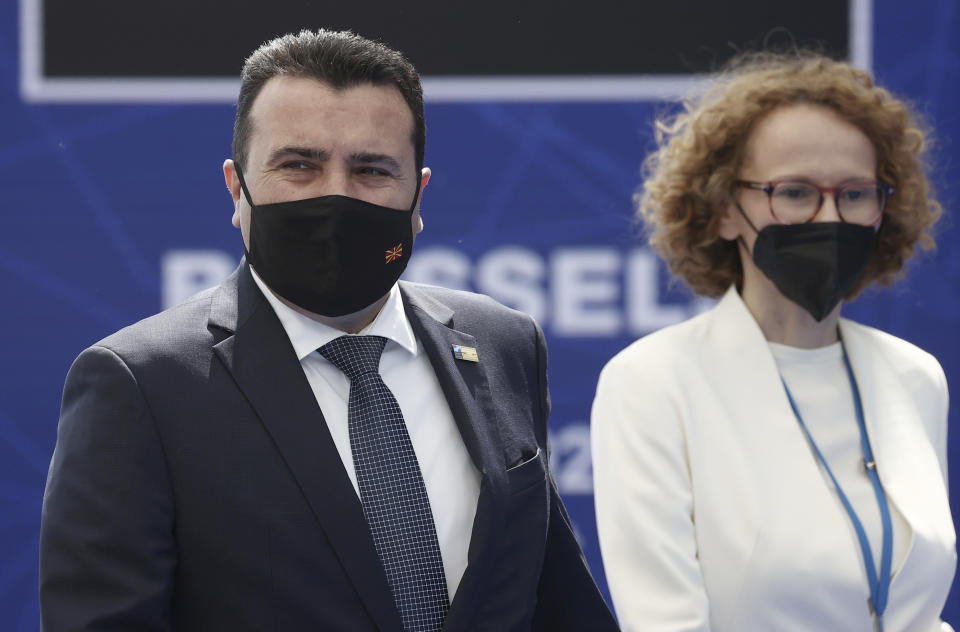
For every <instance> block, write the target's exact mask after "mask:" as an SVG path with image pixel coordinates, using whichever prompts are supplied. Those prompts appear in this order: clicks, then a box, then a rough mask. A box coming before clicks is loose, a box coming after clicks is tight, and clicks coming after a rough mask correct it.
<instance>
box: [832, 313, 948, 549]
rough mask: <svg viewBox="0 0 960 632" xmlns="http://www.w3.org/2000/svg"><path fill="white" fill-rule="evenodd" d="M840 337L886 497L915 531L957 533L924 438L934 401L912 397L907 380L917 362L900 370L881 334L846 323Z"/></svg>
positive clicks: (914, 394)
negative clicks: (860, 403) (853, 376)
mask: <svg viewBox="0 0 960 632" xmlns="http://www.w3.org/2000/svg"><path fill="white" fill-rule="evenodd" d="M840 335H841V336H842V337H843V341H844V345H845V346H846V349H847V354H848V356H849V358H850V365H851V366H852V367H853V373H854V375H855V376H856V379H857V386H858V387H859V388H860V396H861V398H862V400H863V414H864V417H865V419H866V424H867V434H868V435H869V437H870V445H871V447H872V449H873V452H874V458H875V460H876V463H877V473H878V474H879V476H880V480H881V482H882V483H883V487H884V489H885V490H886V492H887V496H888V497H889V499H890V500H891V501H892V502H893V503H894V504H895V505H896V506H897V508H898V509H899V510H900V512H901V513H902V514H903V517H904V518H905V519H906V521H907V522H908V523H909V524H910V525H911V528H912V530H916V529H917V528H920V527H921V525H922V527H923V528H925V529H930V528H935V529H937V530H938V531H942V532H943V533H947V532H952V531H953V524H952V520H951V518H950V512H949V507H948V504H947V489H946V485H945V483H944V478H943V474H942V472H941V471H940V462H939V460H938V458H937V453H936V451H935V449H934V447H933V445H932V444H931V440H930V437H929V436H928V435H927V434H926V433H925V428H926V426H925V422H927V421H928V420H929V419H930V418H931V416H933V415H934V414H935V413H933V412H931V410H928V409H929V408H930V407H931V406H933V405H934V402H931V401H929V400H930V399H931V394H930V393H922V392H912V391H911V385H910V384H908V383H907V382H906V380H905V375H904V374H905V373H906V372H907V371H909V370H915V366H916V363H915V362H912V363H911V364H910V366H905V367H901V366H895V365H894V364H893V362H894V361H895V357H893V358H892V357H891V356H890V355H889V354H886V353H884V350H885V349H886V345H883V344H882V342H883V341H882V340H879V338H881V337H887V335H886V334H883V333H882V332H879V331H876V330H873V329H870V328H868V327H864V326H862V325H858V324H857V323H853V322H851V321H848V320H843V319H841V321H840ZM897 342H898V343H900V344H903V343H902V342H901V341H897ZM917 353H920V352H919V351H917ZM911 359H913V358H911ZM914 360H915V359H914ZM912 538H913V535H912V536H911V539H912Z"/></svg>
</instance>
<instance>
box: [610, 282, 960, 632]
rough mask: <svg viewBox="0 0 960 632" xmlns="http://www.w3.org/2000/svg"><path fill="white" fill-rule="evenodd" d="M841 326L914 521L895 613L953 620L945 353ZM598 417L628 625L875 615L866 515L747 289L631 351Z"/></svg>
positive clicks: (891, 630) (934, 623) (873, 433)
mask: <svg viewBox="0 0 960 632" xmlns="http://www.w3.org/2000/svg"><path fill="white" fill-rule="evenodd" d="M840 334H841V336H842V338H843V341H844V344H845V346H846V349H847V353H848V355H849V357H850V362H851V365H852V367H853V371H854V373H855V375H856V379H857V383H858V385H859V388H860V392H861V396H862V399H863V407H864V413H865V417H866V424H867V428H868V434H869V437H870V442H871V445H872V447H873V451H874V457H875V459H876V463H877V471H878V473H879V476H880V480H881V481H882V483H883V487H884V489H885V490H886V493H887V497H888V499H889V501H890V502H891V503H892V504H894V505H895V506H896V508H897V509H898V510H899V511H900V512H901V514H902V515H903V517H904V518H905V520H906V522H907V523H908V524H909V526H910V529H911V535H910V545H909V549H908V552H907V555H906V558H905V559H904V561H903V563H902V565H901V566H900V567H899V568H895V569H894V573H895V574H894V576H893V581H892V583H891V587H890V597H889V602H888V606H887V611H886V613H885V616H884V624H885V630H886V632H897V631H910V632H928V631H929V632H933V631H939V630H949V629H950V627H949V626H948V625H947V624H945V623H942V622H941V621H940V612H941V610H942V608H943V604H944V602H945V600H946V597H947V593H948V591H949V590H950V585H951V581H952V578H953V574H954V570H955V567H956V538H955V534H954V528H953V521H952V519H951V515H950V507H949V504H948V500H947V465H946V430H947V429H946V421H947V387H946V380H945V378H944V374H943V370H942V369H941V367H940V365H939V363H938V362H937V361H936V359H934V358H933V356H931V355H930V354H928V353H926V352H924V351H922V350H921V349H919V348H917V347H915V346H913V345H911V344H910V343H908V342H906V341H903V340H900V339H899V338H896V337H894V336H891V335H889V334H886V333H883V332H881V331H878V330H876V329H872V328H870V327H866V326H863V325H860V324H857V323H854V322H852V321H849V320H845V319H841V321H840ZM849 423H855V422H854V420H853V419H851V420H849ZM591 425H592V430H591V432H592V444H593V464H594V484H595V492H596V510H597V525H598V532H599V537H600V548H601V552H602V554H603V562H604V567H605V570H606V576H607V581H608V583H609V585H610V592H611V594H612V596H613V602H614V606H615V609H616V612H617V615H618V617H619V619H620V623H621V625H622V626H623V629H624V630H630V631H632V630H638V631H644V632H646V631H653V632H655V631H658V630H663V631H670V632H680V631H686V630H712V631H714V632H732V631H736V632H751V631H754V630H757V631H762V632H775V631H788V630H796V631H804V632H809V631H812V630H825V631H834V630H836V631H843V632H857V631H861V630H862V631H863V632H870V631H871V630H873V629H874V628H873V622H872V618H871V615H870V612H869V606H868V601H867V600H868V597H869V596H870V591H869V588H868V586H867V581H866V575H865V571H864V566H863V563H862V556H861V552H860V547H859V545H858V543H857V539H856V534H855V531H854V529H853V526H852V525H851V523H850V519H849V517H848V515H847V513H846V512H845V511H844V509H843V506H842V505H841V504H840V501H839V499H838V497H837V494H836V492H835V491H834V489H833V488H832V487H831V486H830V484H829V482H828V481H827V479H826V478H825V477H824V475H823V474H822V472H821V469H820V466H819V464H818V462H817V460H816V457H815V456H814V454H813V453H812V451H811V448H810V446H809V444H808V442H807V441H806V439H805V438H804V436H803V434H802V431H801V430H800V428H799V425H798V423H797V420H796V417H795V416H794V414H793V412H792V411H791V408H790V405H789V403H788V402H787V398H786V395H785V393H784V388H783V385H782V383H781V381H780V377H779V373H778V372H777V367H776V364H775V362H774V359H773V356H772V354H771V352H770V350H769V347H768V345H767V342H766V340H765V339H764V337H763V333H762V332H761V330H760V328H759V326H758V325H757V323H756V321H755V320H754V318H753V317H752V315H751V314H750V312H749V311H748V310H747V308H746V306H745V305H744V303H743V301H742V300H741V299H740V296H739V295H738V294H737V292H736V290H735V289H731V290H730V291H728V292H727V294H726V295H725V296H724V297H723V299H722V300H721V301H720V302H719V303H718V304H717V305H716V306H715V307H714V308H713V309H711V310H710V311H708V312H706V313H704V314H701V315H699V316H697V317H695V318H693V319H691V320H689V321H687V322H684V323H681V324H679V325H675V326H672V327H668V328H666V329H663V330H661V331H658V332H656V333H654V334H651V335H649V336H647V337H645V338H643V339H641V340H639V341H637V342H635V343H633V344H632V345H631V346H629V347H628V348H626V349H625V350H624V351H622V352H621V353H619V354H618V355H617V356H615V357H614V358H613V359H612V360H611V361H610V362H609V363H608V364H607V366H606V367H605V368H604V370H603V372H602V373H601V375H600V381H599V384H598V387H597V395H596V399H595V401H594V404H593V413H592V422H591Z"/></svg>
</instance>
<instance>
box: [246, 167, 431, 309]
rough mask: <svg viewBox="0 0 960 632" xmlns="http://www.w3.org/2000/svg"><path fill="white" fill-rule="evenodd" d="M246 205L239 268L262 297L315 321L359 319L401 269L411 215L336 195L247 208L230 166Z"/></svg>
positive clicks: (408, 249)
mask: <svg viewBox="0 0 960 632" xmlns="http://www.w3.org/2000/svg"><path fill="white" fill-rule="evenodd" d="M234 168H235V169H236V171H237V178H238V179H239V180H240V187H241V188H242V189H243V194H244V195H245V196H246V198H247V202H248V203H249V204H250V236H249V237H250V248H249V250H248V249H247V248H246V246H244V253H245V254H246V257H247V262H249V263H250V265H251V266H253V269H254V270H256V271H257V274H258V275H259V276H260V278H261V279H263V281H264V282H265V283H266V284H267V285H268V286H270V289H271V290H273V291H274V292H276V293H277V294H279V295H280V296H282V297H283V298H285V299H287V300H288V301H290V302H291V303H293V304H294V305H297V306H298V307H302V308H303V309H306V310H308V311H311V312H313V313H315V314H320V315H321V316H343V315H345V314H352V313H354V312H357V311H360V310H361V309H363V308H364V307H367V306H369V305H372V304H373V303H374V302H376V301H377V300H378V299H379V298H381V297H382V296H384V295H385V294H386V293H387V292H389V291H390V288H391V287H393V284H394V283H396V282H397V279H399V278H400V274H401V273H402V272H403V270H404V268H406V267H407V262H408V261H409V260H410V253H411V251H412V250H413V227H412V225H411V219H412V218H411V213H412V212H413V210H414V209H415V208H416V205H417V197H418V196H419V194H420V178H417V190H416V192H415V193H414V195H413V202H412V203H411V204H410V209H409V210H403V209H393V208H388V207H386V206H379V205H377V204H371V203H370V202H364V201H363V200H358V199H356V198H351V197H347V196H344V195H324V196H321V197H315V198H309V199H306V200H296V201H293V202H278V203H275V204H262V205H259V206H258V205H255V204H254V203H253V199H252V198H251V197H250V191H249V190H248V189H247V184H246V182H244V179H243V173H242V172H241V169H240V164H239V163H238V162H236V161H234Z"/></svg>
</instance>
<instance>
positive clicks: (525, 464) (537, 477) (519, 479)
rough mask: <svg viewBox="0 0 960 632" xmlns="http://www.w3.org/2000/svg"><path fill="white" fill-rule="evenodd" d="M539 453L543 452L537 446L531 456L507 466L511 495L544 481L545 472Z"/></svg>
mask: <svg viewBox="0 0 960 632" xmlns="http://www.w3.org/2000/svg"><path fill="white" fill-rule="evenodd" d="M541 454H543V451H542V450H540V448H539V447H538V448H537V452H536V453H535V454H534V455H533V456H531V457H529V458H527V459H525V460H523V461H521V462H520V463H517V464H516V465H513V466H511V467H509V468H507V478H508V479H510V494H511V495H513V494H517V493H520V492H522V491H525V490H526V489H528V488H530V487H533V486H534V485H536V484H537V483H540V484H543V483H544V482H545V481H546V478H547V473H546V469H545V468H544V466H543V458H542V457H541Z"/></svg>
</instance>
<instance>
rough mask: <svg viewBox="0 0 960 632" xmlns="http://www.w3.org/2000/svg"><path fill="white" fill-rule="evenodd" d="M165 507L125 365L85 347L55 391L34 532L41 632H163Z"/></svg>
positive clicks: (168, 565) (162, 482) (156, 451)
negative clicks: (56, 417)
mask: <svg viewBox="0 0 960 632" xmlns="http://www.w3.org/2000/svg"><path fill="white" fill-rule="evenodd" d="M172 529H173V502H172V493H171V486H170V481H169V478H168V473H167V469H166V465H165V460H164V456H163V453H162V449H161V446H160V441H159V437H158V435H157V431H156V427H155V426H154V422H153V418H152V417H151V414H150V411H149V410H148V407H147V404H146V401H145V400H144V397H143V395H142V393H141V391H140V388H139V386H138V384H137V381H136V379H135V378H134V375H133V373H132V372H131V371H130V369H129V368H128V366H127V365H126V364H125V363H124V362H123V360H121V358H120V357H119V356H117V355H116V354H115V353H114V352H113V351H111V350H109V349H106V348H104V347H91V348H89V349H87V350H86V351H84V352H83V353H82V354H81V355H80V356H79V357H78V358H77V360H76V361H75V362H74V364H73V366H72V367H71V369H70V372H69V374H68V375H67V380H66V384H65V386H64V392H63V404H62V408H61V413H60V424H59V426H58V430H57V445H56V448H55V450H54V454H53V460H52V461H51V463H50V471H49V474H48V477H47V487H46V491H45V493H44V498H43V515H42V523H41V529H40V610H41V620H42V629H43V630H44V631H45V632H60V631H61V630H71V631H77V630H124V631H132V632H138V631H154V630H167V629H169V627H170V623H169V619H170V613H169V604H170V600H171V589H172V585H173V572H174V566H175V560H176V555H175V550H174V540H173V533H172Z"/></svg>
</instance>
